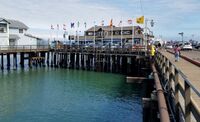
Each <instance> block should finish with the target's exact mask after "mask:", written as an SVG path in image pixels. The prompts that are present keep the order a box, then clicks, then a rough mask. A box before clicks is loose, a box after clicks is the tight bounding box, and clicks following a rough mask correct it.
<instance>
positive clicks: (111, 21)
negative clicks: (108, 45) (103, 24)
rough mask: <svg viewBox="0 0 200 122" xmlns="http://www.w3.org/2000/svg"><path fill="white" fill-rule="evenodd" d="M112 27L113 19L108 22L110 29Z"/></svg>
mask: <svg viewBox="0 0 200 122" xmlns="http://www.w3.org/2000/svg"><path fill="white" fill-rule="evenodd" d="M112 26H113V19H111V20H110V27H112Z"/></svg>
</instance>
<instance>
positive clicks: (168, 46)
mask: <svg viewBox="0 0 200 122" xmlns="http://www.w3.org/2000/svg"><path fill="white" fill-rule="evenodd" d="M165 48H166V49H172V48H173V46H172V45H166V46H165Z"/></svg>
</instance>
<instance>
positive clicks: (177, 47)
mask: <svg viewBox="0 0 200 122" xmlns="http://www.w3.org/2000/svg"><path fill="white" fill-rule="evenodd" d="M180 51H181V49H180V47H179V46H178V45H175V48H174V56H175V62H177V61H179V56H180Z"/></svg>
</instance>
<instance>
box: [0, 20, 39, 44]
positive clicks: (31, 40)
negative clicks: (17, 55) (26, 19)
mask: <svg viewBox="0 0 200 122" xmlns="http://www.w3.org/2000/svg"><path fill="white" fill-rule="evenodd" d="M27 30H28V26H26V25H25V24H24V23H22V22H20V21H18V20H10V19H4V18H0V45H4V46H16V45H39V44H41V43H42V40H41V39H40V38H37V37H34V36H32V35H30V34H26V32H27Z"/></svg>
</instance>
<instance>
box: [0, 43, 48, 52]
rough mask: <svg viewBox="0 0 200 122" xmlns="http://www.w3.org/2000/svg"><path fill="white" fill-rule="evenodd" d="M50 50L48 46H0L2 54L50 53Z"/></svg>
mask: <svg viewBox="0 0 200 122" xmlns="http://www.w3.org/2000/svg"><path fill="white" fill-rule="evenodd" d="M49 49H50V47H49V46H48V45H17V46H3V45H0V53H6V52H32V51H48V50H49Z"/></svg>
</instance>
